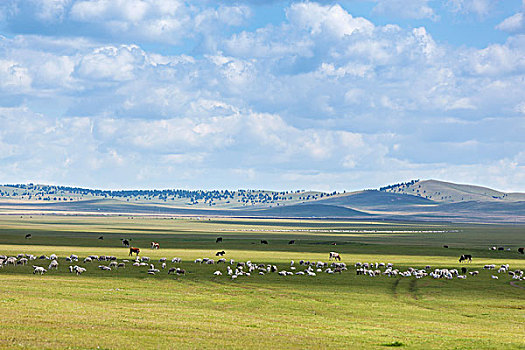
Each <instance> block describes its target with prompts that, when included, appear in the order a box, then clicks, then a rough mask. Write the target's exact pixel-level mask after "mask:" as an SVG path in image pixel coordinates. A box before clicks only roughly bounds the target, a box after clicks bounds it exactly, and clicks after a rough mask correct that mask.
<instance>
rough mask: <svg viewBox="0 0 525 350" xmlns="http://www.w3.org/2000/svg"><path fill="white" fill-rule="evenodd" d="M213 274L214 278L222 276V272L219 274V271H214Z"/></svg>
mask: <svg viewBox="0 0 525 350" xmlns="http://www.w3.org/2000/svg"><path fill="white" fill-rule="evenodd" d="M213 274H214V275H215V276H222V272H220V271H219V270H217V271H215V272H214V273H213Z"/></svg>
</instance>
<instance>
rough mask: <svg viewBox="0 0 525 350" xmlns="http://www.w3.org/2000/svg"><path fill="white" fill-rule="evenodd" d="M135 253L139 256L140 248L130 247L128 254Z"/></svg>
mask: <svg viewBox="0 0 525 350" xmlns="http://www.w3.org/2000/svg"><path fill="white" fill-rule="evenodd" d="M133 253H135V254H136V255H137V256H139V253H140V248H135V247H129V255H128V256H132V255H133Z"/></svg>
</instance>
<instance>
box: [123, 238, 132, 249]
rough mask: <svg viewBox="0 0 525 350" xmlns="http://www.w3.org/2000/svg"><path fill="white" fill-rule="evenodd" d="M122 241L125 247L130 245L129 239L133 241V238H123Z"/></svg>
mask: <svg viewBox="0 0 525 350" xmlns="http://www.w3.org/2000/svg"><path fill="white" fill-rule="evenodd" d="M121 241H122V245H123V246H124V247H129V241H131V239H122V240H121Z"/></svg>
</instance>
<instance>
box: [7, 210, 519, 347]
mask: <svg viewBox="0 0 525 350" xmlns="http://www.w3.org/2000/svg"><path fill="white" fill-rule="evenodd" d="M27 233H31V234H32V238H31V239H29V240H26V239H25V238H24V236H25V234H27ZM100 236H103V237H104V239H103V240H99V239H98V237H100ZM218 236H221V237H223V238H224V241H223V243H221V244H216V243H215V238H216V237H218ZM121 238H131V239H132V241H131V243H132V245H133V246H138V247H140V248H141V249H142V253H141V255H142V256H149V257H150V258H151V259H152V260H154V261H155V265H156V266H157V267H160V264H159V263H158V259H159V258H161V257H166V258H168V267H171V266H180V267H181V268H184V269H185V270H186V271H187V275H185V276H173V275H168V274H167V270H162V271H161V272H160V273H159V274H157V275H155V276H151V275H148V274H147V267H133V266H131V264H130V263H128V264H127V266H126V267H125V268H124V269H119V270H112V271H101V270H99V269H98V268H97V266H98V265H99V262H93V263H87V264H83V263H82V262H80V263H77V264H79V265H82V266H84V265H86V267H87V272H86V273H84V274H83V275H81V276H76V275H74V274H71V273H69V270H68V266H69V263H67V262H66V261H65V257H66V256H69V255H70V254H77V255H79V256H80V257H81V258H83V257H85V256H87V255H91V254H95V255H114V256H117V258H118V259H119V261H121V260H122V259H127V258H128V257H127V255H128V250H127V249H126V248H124V247H122V245H121V241H120V239H121ZM261 239H266V240H268V241H269V244H268V245H261V244H260V243H259V242H260V240H261ZM292 239H293V240H295V241H296V244H295V245H289V244H288V241H289V240H292ZM151 241H158V242H160V244H161V249H160V250H158V251H157V250H156V251H153V250H151V249H149V242H151ZM332 243H337V245H336V246H333V245H332ZM444 244H447V245H449V247H450V248H448V249H445V248H443V247H442V246H443V245H444ZM493 245H496V246H505V247H509V248H511V249H512V251H489V250H488V247H489V246H493ZM524 245H525V228H524V227H520V226H495V225H470V226H469V225H448V224H443V225H439V224H417V223H409V222H406V223H386V222H352V221H321V220H317V221H316V220H270V219H260V220H256V219H254V220H250V219H207V218H203V219H201V220H196V219H180V218H179V219H167V218H144V217H134V218H133V219H131V218H129V217H111V216H108V217H94V216H92V217H82V216H78V217H76V216H36V215H35V216H33V217H29V216H23V217H20V216H2V217H0V255H2V254H5V255H8V256H12V255H16V254H19V253H31V254H34V255H41V254H46V255H50V254H52V253H55V254H57V255H58V256H59V257H60V259H59V264H60V265H59V269H58V271H54V270H53V271H48V272H47V273H46V274H45V275H43V276H40V275H33V274H32V270H33V269H32V268H31V266H30V265H40V266H45V267H46V268H47V265H48V264H49V261H47V260H45V261H42V260H36V261H31V262H30V263H29V266H4V267H3V268H1V269H0V310H1V315H2V317H1V318H0V348H6V349H17V348H32V349H57V348H59V349H63V348H71V349H95V348H100V349H129V348H139V349H288V348H294V349H295V348H299V349H328V348H334V349H362V348H371V349H385V348H390V347H395V346H400V347H402V348H407V349H419V348H420V349H429V348H438V349H507V348H508V349H525V281H517V282H516V281H515V282H514V285H511V283H510V282H512V281H513V280H512V279H511V278H510V276H508V275H507V274H503V273H502V274H498V273H497V272H496V271H485V270H483V269H482V267H483V265H485V264H496V265H501V264H507V263H508V264H510V266H511V269H512V270H515V269H525V256H524V255H520V254H518V253H517V251H516V249H517V248H518V247H521V246H524ZM218 250H225V251H226V256H225V257H226V258H227V259H230V258H231V259H235V260H236V261H246V260H251V261H253V262H257V263H265V264H268V263H272V264H276V265H278V267H279V268H280V269H285V268H286V269H288V267H289V265H290V260H292V259H293V260H295V261H296V262H298V261H299V260H301V259H304V260H310V261H318V260H322V261H327V260H328V252H330V251H337V252H339V253H340V254H341V255H342V257H343V262H346V263H347V264H348V265H349V270H348V271H345V272H343V273H342V274H341V275H339V274H334V275H330V274H325V273H317V276H315V277H310V276H279V275H277V274H266V275H264V276H260V275H257V274H254V275H252V276H250V277H247V276H240V277H239V278H238V279H236V280H231V279H230V278H229V277H228V276H226V275H223V276H213V272H214V271H215V270H221V271H223V272H225V270H226V267H225V265H220V267H219V266H218V265H200V264H194V263H193V260H194V259H196V258H203V257H208V258H215V252H216V251H218ZM463 253H467V254H472V255H473V257H474V260H473V262H472V263H471V264H468V268H469V270H475V269H476V270H479V271H480V275H479V276H476V277H471V276H469V277H468V278H467V279H466V280H458V279H453V280H441V279H439V280H434V279H432V278H431V277H424V278H422V279H415V278H414V277H403V278H397V277H396V278H393V277H392V278H391V277H386V276H378V277H367V276H357V275H356V273H355V268H354V266H353V264H354V263H355V262H357V261H361V262H385V263H388V262H391V263H393V264H394V266H395V267H397V268H399V269H401V270H404V269H406V268H408V267H415V268H423V267H425V266H426V265H430V266H432V268H438V267H439V268H445V267H446V268H459V267H460V266H462V265H460V264H459V262H458V257H459V256H460V255H461V254H463ZM173 257H181V258H182V259H183V262H182V263H181V264H172V263H171V262H169V261H170V260H171V258H173ZM100 264H105V265H107V262H105V263H100ZM297 265H298V264H296V266H297ZM301 269H302V267H301ZM298 270H299V267H298ZM493 274H494V275H498V276H499V279H498V280H495V279H492V278H491V275H493Z"/></svg>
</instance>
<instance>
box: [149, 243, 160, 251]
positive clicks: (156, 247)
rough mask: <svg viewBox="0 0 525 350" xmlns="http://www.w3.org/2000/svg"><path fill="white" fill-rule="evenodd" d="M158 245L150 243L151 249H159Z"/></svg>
mask: <svg viewBox="0 0 525 350" xmlns="http://www.w3.org/2000/svg"><path fill="white" fill-rule="evenodd" d="M159 248H160V244H159V243H158V242H151V249H159Z"/></svg>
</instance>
